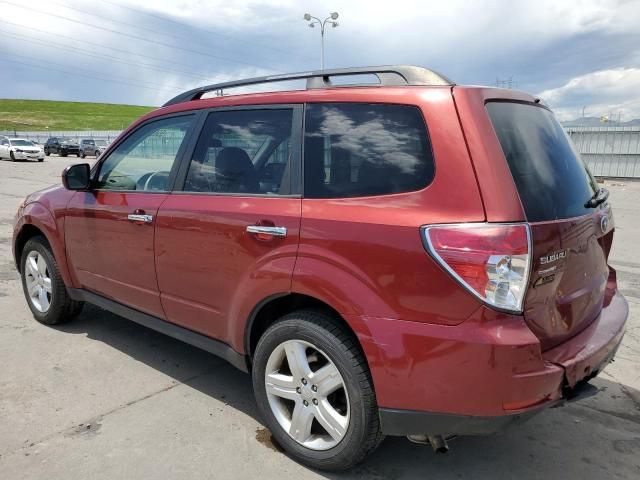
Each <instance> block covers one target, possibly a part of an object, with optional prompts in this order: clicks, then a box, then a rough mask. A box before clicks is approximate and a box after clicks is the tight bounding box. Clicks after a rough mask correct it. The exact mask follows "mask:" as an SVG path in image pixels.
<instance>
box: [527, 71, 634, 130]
mask: <svg viewBox="0 0 640 480" xmlns="http://www.w3.org/2000/svg"><path fill="white" fill-rule="evenodd" d="M639 88H640V68H615V69H610V70H600V71H597V72H591V73H588V74H585V75H580V76H578V77H575V78H572V79H570V80H569V81H568V82H566V83H565V84H564V85H562V86H560V87H557V88H552V89H548V90H545V91H543V92H540V93H539V94H538V96H539V97H540V98H542V99H543V100H544V101H545V103H547V104H548V105H549V106H550V107H551V108H553V109H554V111H555V112H556V115H558V117H559V118H561V119H562V120H570V119H574V118H577V117H578V116H580V115H581V114H582V112H581V110H582V107H583V106H585V107H587V108H586V109H585V115H586V116H597V117H599V116H602V115H612V116H613V118H617V117H618V114H620V115H621V117H622V119H623V120H624V119H627V120H630V119H632V118H640V92H639ZM578 112H580V113H579V114H578Z"/></svg>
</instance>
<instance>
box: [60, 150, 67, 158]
mask: <svg viewBox="0 0 640 480" xmlns="http://www.w3.org/2000/svg"><path fill="white" fill-rule="evenodd" d="M58 155H60V156H61V157H66V156H67V152H66V151H65V150H60V153H59V154H58Z"/></svg>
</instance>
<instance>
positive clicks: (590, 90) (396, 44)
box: [0, 0, 640, 121]
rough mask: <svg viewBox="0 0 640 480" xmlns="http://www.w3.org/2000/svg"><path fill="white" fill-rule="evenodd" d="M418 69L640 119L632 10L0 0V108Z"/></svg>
mask: <svg viewBox="0 0 640 480" xmlns="http://www.w3.org/2000/svg"><path fill="white" fill-rule="evenodd" d="M334 10H336V11H338V12H339V14H340V17H339V19H338V21H339V23H340V25H339V27H338V28H331V29H329V30H328V31H327V34H326V38H325V47H326V57H325V63H326V67H327V68H333V67H346V66H365V65H383V64H415V65H423V66H428V67H430V68H433V69H435V70H438V71H440V72H442V73H444V74H446V75H447V76H449V77H450V78H452V79H453V80H454V81H455V82H457V83H466V84H484V85H495V84H496V79H499V80H508V79H512V81H513V82H514V84H515V85H517V88H519V89H522V90H525V91H528V92H530V93H534V94H539V95H540V96H542V97H543V98H544V99H545V101H546V102H547V103H548V104H549V105H551V106H552V107H553V108H554V109H555V111H556V112H557V114H558V115H559V116H560V118H561V119H563V120H566V119H571V118H575V117H578V116H580V115H582V113H581V112H582V108H583V107H585V114H586V115H587V116H600V115H608V114H610V113H612V114H613V115H614V116H615V118H617V116H618V114H621V116H622V120H623V121H625V120H630V119H632V118H640V0H626V1H625V0H618V1H615V0H589V1H580V0H572V1H565V0H532V1H514V0H511V1H509V0H504V1H500V0H494V1H481V0H476V1H473V2H472V1H469V0H468V1H457V0H448V1H447V2H427V1H425V0H418V1H408V0H406V1H403V0H396V1H395V2H389V1H384V2H383V1H376V0H368V1H366V0H350V1H348V2H347V1H344V2H339V1H324V2H323V1H313V0H312V1H304V2H303V1H295V0H246V1H241V0H233V1H230V0H226V1H218V0H153V1H149V0H8V1H0V12H1V14H0V98H38V99H39V98H43V99H56V100H78V101H99V102H111V103H132V104H138V105H160V104H162V103H163V102H164V101H166V100H167V99H169V98H171V97H172V96H173V95H175V94H176V93H179V92H180V91H182V90H186V89H188V88H192V87H194V86H197V85H200V84H206V83H213V82H216V81H222V80H228V79H235V78H242V77H247V76H256V75H267V74H271V73H282V72H292V71H301V70H308V69H311V68H317V67H319V50H320V49H319V45H320V34H319V32H318V30H317V29H313V30H312V29H311V28H309V27H308V26H307V25H306V22H304V21H303V19H302V16H303V14H304V13H305V12H307V11H308V12H309V13H311V14H312V15H316V16H319V17H322V18H324V17H325V16H327V15H328V13H329V12H331V11H334Z"/></svg>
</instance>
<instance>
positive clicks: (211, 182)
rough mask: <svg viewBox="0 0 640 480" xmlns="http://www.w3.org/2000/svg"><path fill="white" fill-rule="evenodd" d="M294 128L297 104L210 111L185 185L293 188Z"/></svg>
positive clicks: (261, 191)
mask: <svg viewBox="0 0 640 480" xmlns="http://www.w3.org/2000/svg"><path fill="white" fill-rule="evenodd" d="M292 132H293V109H291V108H283V109H265V110H261V109H248V110H230V111H214V112H211V113H209V115H208V116H207V120H206V122H205V124H204V127H203V128H202V133H201V134H200V137H199V139H198V143H197V145H196V148H195V151H194V153H193V156H192V160H191V164H190V165H189V171H188V173H187V178H186V181H185V185H184V190H185V191H187V192H200V193H218V194H224V193H231V194H248V195H283V194H288V193H289V190H290V185H289V181H288V179H289V174H288V170H289V169H288V167H289V165H290V159H291V156H292V155H291V154H292V152H293V148H292V145H291V136H292Z"/></svg>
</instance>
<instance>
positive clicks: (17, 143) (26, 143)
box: [11, 140, 34, 147]
mask: <svg viewBox="0 0 640 480" xmlns="http://www.w3.org/2000/svg"><path fill="white" fill-rule="evenodd" d="M11 145H15V146H16V147H33V146H34V144H33V142H30V141H29V140H11Z"/></svg>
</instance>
